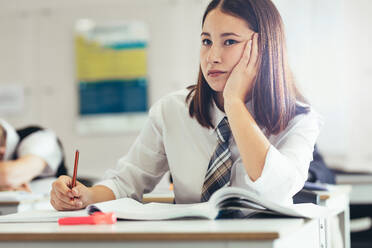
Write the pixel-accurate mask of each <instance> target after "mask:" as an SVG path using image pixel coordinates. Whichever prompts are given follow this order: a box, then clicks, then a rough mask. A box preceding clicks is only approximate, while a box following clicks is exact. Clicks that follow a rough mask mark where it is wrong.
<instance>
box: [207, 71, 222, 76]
mask: <svg viewBox="0 0 372 248" xmlns="http://www.w3.org/2000/svg"><path fill="white" fill-rule="evenodd" d="M225 73H226V72H223V71H214V72H209V73H208V76H209V77H218V76H221V75H222V74H225Z"/></svg>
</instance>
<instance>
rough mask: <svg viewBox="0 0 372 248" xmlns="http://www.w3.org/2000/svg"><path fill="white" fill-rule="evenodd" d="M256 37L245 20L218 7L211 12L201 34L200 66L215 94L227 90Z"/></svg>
mask: <svg viewBox="0 0 372 248" xmlns="http://www.w3.org/2000/svg"><path fill="white" fill-rule="evenodd" d="M253 34H254V32H253V31H252V30H251V29H249V27H248V24H247V23H246V22H245V21H244V20H243V19H240V18H237V17H234V16H232V15H228V14H225V13H222V12H221V11H220V10H219V9H218V8H217V9H214V10H212V11H211V12H209V14H208V15H207V17H206V19H205V21H204V25H203V30H202V34H201V41H202V46H201V49H200V65H201V70H202V73H203V75H204V78H205V79H206V80H207V82H208V85H209V86H210V87H211V88H212V89H213V90H214V91H216V92H222V91H223V89H224V88H225V84H226V81H227V79H228V78H229V76H230V74H231V71H232V70H233V69H234V67H235V65H236V64H237V63H238V62H239V60H240V58H241V56H242V54H243V50H244V47H245V44H246V42H247V41H248V40H250V39H251V37H252V35H253Z"/></svg>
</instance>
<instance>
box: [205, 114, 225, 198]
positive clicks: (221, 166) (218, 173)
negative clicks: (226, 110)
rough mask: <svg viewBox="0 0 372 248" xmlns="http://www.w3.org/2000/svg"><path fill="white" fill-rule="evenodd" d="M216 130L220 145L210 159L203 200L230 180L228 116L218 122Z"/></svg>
mask: <svg viewBox="0 0 372 248" xmlns="http://www.w3.org/2000/svg"><path fill="white" fill-rule="evenodd" d="M216 132H217V140H218V145H217V147H216V150H215V151H214V153H213V155H212V157H211V160H210V161H209V165H208V170H207V174H206V176H205V179H204V184H203V189H202V195H201V201H202V202H205V201H208V200H209V198H210V197H211V195H212V194H213V193H214V192H215V191H216V190H218V189H219V188H221V187H223V186H224V185H225V184H226V183H228V182H229V181H230V175H231V166H232V159H231V152H230V149H229V138H230V135H231V130H230V126H229V122H228V121H227V117H225V118H223V119H222V121H221V122H220V123H219V124H218V126H217V129H216Z"/></svg>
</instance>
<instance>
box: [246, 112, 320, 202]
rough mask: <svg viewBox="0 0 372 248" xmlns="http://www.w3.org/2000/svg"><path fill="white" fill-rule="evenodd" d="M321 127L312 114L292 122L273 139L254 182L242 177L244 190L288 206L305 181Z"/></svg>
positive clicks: (318, 120)
mask: <svg viewBox="0 0 372 248" xmlns="http://www.w3.org/2000/svg"><path fill="white" fill-rule="evenodd" d="M321 126H322V120H321V118H320V116H319V115H318V114H316V113H314V112H310V113H308V114H306V115H301V116H297V117H296V118H294V120H293V121H292V123H290V125H289V126H288V128H287V129H286V130H284V131H283V132H282V133H281V134H279V135H278V137H274V138H273V140H274V141H273V142H272V143H271V145H270V148H269V150H268V152H267V155H266V159H265V165H264V168H263V171H262V174H261V176H260V177H259V178H258V179H257V180H256V181H255V182H253V181H252V180H251V179H250V177H249V176H248V175H247V173H245V174H244V180H243V181H244V182H245V184H246V186H247V187H249V188H251V189H253V191H255V192H256V193H258V195H260V196H263V197H265V198H269V199H271V200H273V201H277V202H281V203H291V202H292V197H293V195H295V194H296V193H297V192H298V191H300V190H301V189H302V187H303V185H304V183H305V181H306V179H307V174H308V170H309V165H310V162H311V161H312V159H313V150H314V145H315V142H316V139H317V137H318V135H319V132H320V128H321ZM241 166H243V165H242V164H241ZM243 167H244V166H243Z"/></svg>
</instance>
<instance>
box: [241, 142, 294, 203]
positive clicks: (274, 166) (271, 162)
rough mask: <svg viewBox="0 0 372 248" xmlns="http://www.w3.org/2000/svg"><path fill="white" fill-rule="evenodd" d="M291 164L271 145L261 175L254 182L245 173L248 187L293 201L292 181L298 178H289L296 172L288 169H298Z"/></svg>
mask: <svg viewBox="0 0 372 248" xmlns="http://www.w3.org/2000/svg"><path fill="white" fill-rule="evenodd" d="M289 164H290V163H289V161H287V159H286V158H285V157H284V156H283V155H282V154H281V153H280V152H279V151H278V150H277V149H276V148H275V147H274V146H272V145H270V148H269V150H268V152H267V155H266V160H265V165H264V168H263V170H262V173H261V176H260V177H259V178H258V179H257V180H256V181H254V182H253V181H252V180H251V178H250V177H249V176H248V174H245V176H244V179H245V180H244V181H245V183H246V184H247V186H248V187H251V188H252V189H254V190H255V191H256V192H257V193H258V194H259V195H260V196H263V197H266V198H269V199H271V200H273V201H277V202H281V203H288V204H290V203H292V202H291V198H292V195H291V194H292V188H291V185H292V184H291V181H297V180H296V179H294V178H289V177H290V176H293V175H294V173H290V172H287V171H286V170H295V169H296V168H291V167H290V166H289ZM283 165H285V166H283ZM275 195H276V196H275Z"/></svg>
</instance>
